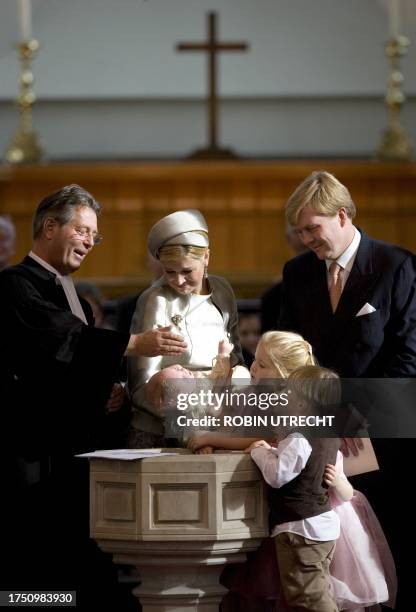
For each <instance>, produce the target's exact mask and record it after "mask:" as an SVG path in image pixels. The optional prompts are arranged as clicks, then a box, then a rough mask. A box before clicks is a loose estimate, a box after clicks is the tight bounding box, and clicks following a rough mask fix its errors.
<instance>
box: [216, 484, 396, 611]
mask: <svg viewBox="0 0 416 612" xmlns="http://www.w3.org/2000/svg"><path fill="white" fill-rule="evenodd" d="M331 505H332V507H333V510H335V512H336V513H337V514H338V516H339V518H340V523H341V534H340V537H339V539H338V540H337V545H336V548H335V553H334V557H333V560H332V563H331V567H330V572H331V581H332V587H333V595H334V599H335V600H336V602H337V605H338V608H339V610H351V612H352V611H353V610H358V609H361V608H364V607H369V606H372V605H375V604H377V603H384V604H385V605H387V606H390V607H391V608H394V605H395V600H396V592H397V578H396V570H395V565H394V561H393V557H392V554H391V552H390V548H389V545H388V543H387V540H386V538H385V536H384V533H383V530H382V528H381V525H380V523H379V521H378V519H377V517H376V515H375V514H374V512H373V510H372V508H371V506H370V504H369V503H368V501H367V498H366V497H365V496H364V495H363V494H362V493H359V492H358V491H354V497H353V498H352V500H351V501H350V502H344V503H339V502H338V501H337V500H336V498H335V496H332V495H331ZM221 582H222V584H223V585H224V586H226V587H227V588H228V589H229V590H230V591H232V592H235V593H239V594H240V595H241V596H242V597H246V598H249V599H274V600H277V601H278V602H279V610H285V609H286V606H285V603H284V597H283V594H282V590H281V587H280V581H279V570H278V566H277V559H276V551H275V546H274V540H273V538H266V539H265V540H264V541H263V542H262V544H261V546H260V548H259V549H258V550H257V552H256V553H254V554H251V555H250V556H249V558H248V560H247V562H246V563H243V564H238V565H230V566H227V567H226V568H225V569H224V572H223V574H222V577H221Z"/></svg>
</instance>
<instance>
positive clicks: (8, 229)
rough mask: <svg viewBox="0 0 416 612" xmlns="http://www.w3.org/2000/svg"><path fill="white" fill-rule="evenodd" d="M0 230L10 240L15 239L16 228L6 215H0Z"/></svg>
mask: <svg viewBox="0 0 416 612" xmlns="http://www.w3.org/2000/svg"><path fill="white" fill-rule="evenodd" d="M0 230H3V231H4V232H5V233H6V234H7V237H8V238H9V239H10V240H15V239H16V228H15V226H14V223H13V221H12V220H11V218H10V217H9V216H8V215H0Z"/></svg>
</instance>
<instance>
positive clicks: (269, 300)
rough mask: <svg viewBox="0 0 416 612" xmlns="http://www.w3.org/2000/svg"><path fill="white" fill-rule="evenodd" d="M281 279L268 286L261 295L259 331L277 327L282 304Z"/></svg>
mask: <svg viewBox="0 0 416 612" xmlns="http://www.w3.org/2000/svg"><path fill="white" fill-rule="evenodd" d="M282 284H283V283H282V281H279V282H278V283H276V284H274V285H272V286H271V287H269V288H268V289H267V290H266V291H265V292H264V293H263V295H262V296H261V312H260V315H261V333H262V334H264V333H265V332H268V331H270V330H274V329H277V324H278V321H279V319H280V308H281V304H282Z"/></svg>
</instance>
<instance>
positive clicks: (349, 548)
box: [330, 491, 397, 610]
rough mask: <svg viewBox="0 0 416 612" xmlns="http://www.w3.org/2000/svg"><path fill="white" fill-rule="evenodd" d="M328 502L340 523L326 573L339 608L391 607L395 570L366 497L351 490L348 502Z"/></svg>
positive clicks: (384, 539)
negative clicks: (381, 605)
mask: <svg viewBox="0 0 416 612" xmlns="http://www.w3.org/2000/svg"><path fill="white" fill-rule="evenodd" d="M330 497H331V505H332V507H333V510H335V512H336V513H337V514H338V516H339V519H340V524H341V533H340V537H339V539H338V540H337V545H336V548H335V554H334V557H333V560H332V563H331V567H330V572H331V578H332V585H333V588H334V595H335V599H336V601H337V604H338V607H339V609H340V610H348V609H351V608H357V607H359V606H366V607H368V606H371V605H374V604H377V603H384V604H385V605H387V606H390V607H391V608H394V605H395V601H396V592H397V577H396V569H395V565H394V561H393V557H392V554H391V552H390V548H389V545H388V543H387V540H386V538H385V535H384V533H383V530H382V528H381V525H380V523H379V521H378V519H377V517H376V515H375V514H374V512H373V509H372V508H371V506H370V504H369V502H368V500H367V498H366V497H365V496H364V495H363V494H362V493H360V492H359V491H354V496H353V498H352V500H351V501H349V502H344V503H339V502H337V501H336V499H334V496H333V495H332V492H331V493H330Z"/></svg>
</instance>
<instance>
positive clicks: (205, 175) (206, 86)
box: [0, 0, 416, 298]
mask: <svg viewBox="0 0 416 612" xmlns="http://www.w3.org/2000/svg"><path fill="white" fill-rule="evenodd" d="M21 4H22V3H21V2H19V3H16V2H15V0H2V3H1V7H0V12H1V19H0V75H1V78H0V83H1V85H0V150H1V151H2V155H3V163H2V164H1V166H0V214H8V215H11V217H12V219H13V221H14V223H15V224H16V227H17V249H16V255H15V258H14V261H16V262H17V261H19V260H20V259H21V258H22V257H23V256H24V254H25V253H26V252H27V251H28V250H29V248H30V245H31V217H32V214H33V211H34V209H35V207H36V205H37V203H38V202H39V201H40V199H41V198H42V197H43V196H44V195H45V194H48V193H50V192H52V191H54V190H55V189H57V188H59V187H61V186H63V185H64V184H68V183H78V184H80V185H81V186H83V187H85V188H86V189H88V190H89V191H91V192H92V193H93V194H94V195H95V196H96V197H97V199H98V200H99V201H100V202H101V203H102V205H103V214H102V217H101V219H100V232H102V233H103V235H104V236H105V240H104V241H103V244H102V245H101V246H100V248H99V249H96V250H94V252H93V254H91V255H90V257H89V258H88V260H87V261H86V262H85V263H84V264H83V267H82V270H81V272H80V273H78V277H82V278H84V279H88V280H93V281H94V282H96V283H97V284H98V285H99V286H100V287H101V289H102V290H103V292H104V294H105V296H106V297H107V298H117V297H121V296H123V295H128V294H132V293H137V291H138V290H141V289H142V288H144V287H145V286H147V285H148V284H149V280H150V272H149V271H148V269H147V264H146V236H147V233H148V230H149V228H150V227H151V225H152V224H153V223H154V222H155V221H156V220H157V219H158V218H160V217H162V216H163V215H165V214H168V213H169V212H172V211H173V210H178V209H183V208H198V209H199V210H201V212H202V213H203V214H204V215H205V216H206V218H207V221H208V224H209V227H210V236H211V251H212V255H211V262H210V270H211V272H213V273H219V274H221V275H223V276H225V277H227V278H228V279H229V280H230V282H231V283H232V285H233V287H234V289H235V291H236V294H237V297H240V298H256V297H259V296H260V295H261V293H262V291H263V290H264V289H265V288H266V287H267V286H268V285H270V284H271V283H272V282H273V281H274V280H276V279H278V278H279V277H280V275H281V270H282V266H283V264H284V262H285V261H286V260H287V259H288V258H289V257H291V256H292V252H291V250H290V248H289V246H288V245H287V243H286V240H285V237H284V219H283V208H284V204H285V201H286V199H287V197H288V195H289V194H290V193H291V192H292V191H293V189H294V188H295V186H296V185H297V184H298V183H300V182H301V181H302V180H303V178H305V177H306V176H307V175H308V174H309V173H310V172H311V171H313V170H315V169H326V170H328V171H330V172H333V173H334V174H335V175H336V176H337V177H338V178H339V179H340V180H341V181H342V182H343V183H344V184H346V185H347V186H348V187H349V189H350V191H351V193H352V196H353V199H354V200H355V201H356V204H357V206H358V210H359V216H358V219H357V223H358V225H360V226H361V227H363V228H364V229H365V230H366V231H368V232H369V233H370V234H371V235H373V236H374V237H376V238H380V239H384V240H387V241H389V242H393V243H396V244H399V245H401V246H403V247H406V248H409V249H411V250H414V246H415V243H414V235H415V233H416V206H415V195H414V194H415V192H416V189H415V187H416V165H415V163H414V161H412V151H411V143H413V144H414V143H415V142H416V121H415V114H416V69H415V66H416V63H415V59H416V42H415V41H416V5H415V3H414V2H413V1H412V0H400V1H399V2H396V1H393V0H390V1H387V0H386V1H383V0H372V1H371V2H362V0H349V1H348V2H345V1H344V0H315V1H314V2H313V3H312V2H310V0H295V1H293V0H196V1H195V0H169V1H168V0H117V2H115V0H89V1H88V2H84V1H83V0H72V1H71V2H65V0H32V1H31V2H28V4H29V6H30V8H31V15H29V17H30V19H29V22H27V21H26V23H25V19H26V20H27V16H26V17H25V15H22V12H20V13H19V11H18V8H19V6H20V5H21ZM23 4H25V2H23ZM212 13H215V17H216V24H215V25H216V41H217V42H218V44H220V45H221V44H224V45H225V46H226V45H227V44H231V46H232V44H235V45H236V46H237V47H238V46H239V48H236V49H224V50H219V51H218V52H217V54H216V62H217V70H216V94H217V103H216V105H215V111H216V113H215V115H216V116H215V117H214V119H215V126H214V128H215V133H214V135H213V126H212V120H213V117H212V112H211V111H212V106H210V104H209V101H210V99H209V92H210V88H211V90H212V80H211V81H210V79H209V70H208V66H209V62H208V56H209V54H208V52H207V51H197V50H195V51H194V52H191V51H190V52H181V51H180V50H179V49H178V44H182V45H186V44H189V43H198V44H199V45H201V44H205V43H207V40H208V36H209V31H208V30H209V27H208V26H209V14H212ZM25 28H26V31H25ZM404 36H405V37H406V38H403V37H404ZM23 38H26V39H28V40H37V41H38V42H39V48H38V49H37V48H36V45H35V46H34V47H33V48H31V50H30V53H29V55H30V58H29V63H27V64H25V66H23V64H22V63H21V62H20V63H19V57H18V51H17V48H16V45H17V43H18V41H19V40H20V41H22V40H23ZM388 40H390V47H389V49H390V52H391V50H392V49H393V55H394V54H395V56H394V58H393V60H394V61H395V62H396V64H395V70H396V76H397V70H400V71H401V73H402V75H403V82H401V81H400V79H399V81H400V82H397V80H396V82H395V83H393V84H392V78H393V77H392V74H393V64H392V63H391V62H392V61H393V60H392V57H391V53H390V60H389V58H388V57H387V55H386V49H385V45H386V43H387V41H388ZM395 41H396V42H395ZM392 42H393V47H392V46H391V44H392ZM408 42H410V44H409V45H408V44H407V43H408ZM394 45H396V46H394ZM20 52H21V50H20ZM23 68H24V70H25V71H26V75H27V73H29V74H30V73H32V75H33V83H32V82H31V78H29V80H28V79H27V78H26V84H24V85H22V84H21V82H20V80H21V78H22V72H23ZM19 83H20V85H19ZM19 87H20V90H19ZM22 87H23V94H24V95H26V96H29V107H30V108H29V111H30V113H31V115H32V120H33V131H34V132H35V136H34V138H35V140H36V143H35V144H36V145H37V147H38V149H36V151H37V159H35V160H33V159H30V156H29V159H24V158H23V159H20V160H19V159H12V158H11V156H10V151H11V150H13V143H14V142H15V140H14V139H15V138H16V135H19V130H22V129H24V127H23V128H22V125H23V124H22V119H21V116H20V111H19V106H18V104H17V98H18V95H19V91H20V95H22ZM392 88H393V89H392ZM388 92H389V93H390V104H392V102H391V100H392V99H393V101H394V100H396V106H394V108H392V107H391V106H390V107H388V106H387V104H386V102H385V100H384V97H385V96H386V94H387V93H388ZM33 93H34V94H35V96H36V100H35V101H34V103H33V104H32V102H33V99H32V97H31V96H32V94H33ZM211 93H212V91H211ZM403 95H404V99H403V100H402V98H403ZM392 96H393V98H392ZM394 96H396V97H394ZM26 99H27V98H26ZM397 100H399V102H397ZM211 102H212V99H211ZM20 110H21V109H20ZM26 119H27V116H26ZM210 122H211V123H210ZM393 124H394V125H393ZM392 125H393V127H394V126H396V127H397V125H399V128H400V130H401V131H400V134H401V137H402V141H401V143H399V145H401V148H400V146H399V147H396V148H394V146H393V145H394V143H393V144H392V142H391V139H390V141H389V142H387V145H386V130H388V129H391V127H392ZM26 129H27V124H26ZM29 131H30V130H29ZM383 134H384V136H383ZM400 134H399V136H400ZM32 136H33V134H31V137H32ZM390 136H391V134H390ZM396 136H397V134H396ZM213 137H214V147H212V146H211V145H212V142H213ZM387 140H388V138H387ZM32 144H33V143H32ZM396 144H397V143H396ZM210 147H211V149H210ZM389 147H390V148H389ZM35 148H36V147H35ZM201 149H202V151H203V152H204V151H205V153H206V154H205V155H203V154H202V155H199V156H198V155H196V156H195V158H192V157H191V156H192V154H193V153H195V152H199V153H200V152H201ZM207 151H208V154H207ZM210 151H211V152H210ZM35 157H36V156H35ZM16 162H17V163H16ZM22 162H23V163H22ZM25 162H26V163H25Z"/></svg>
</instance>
